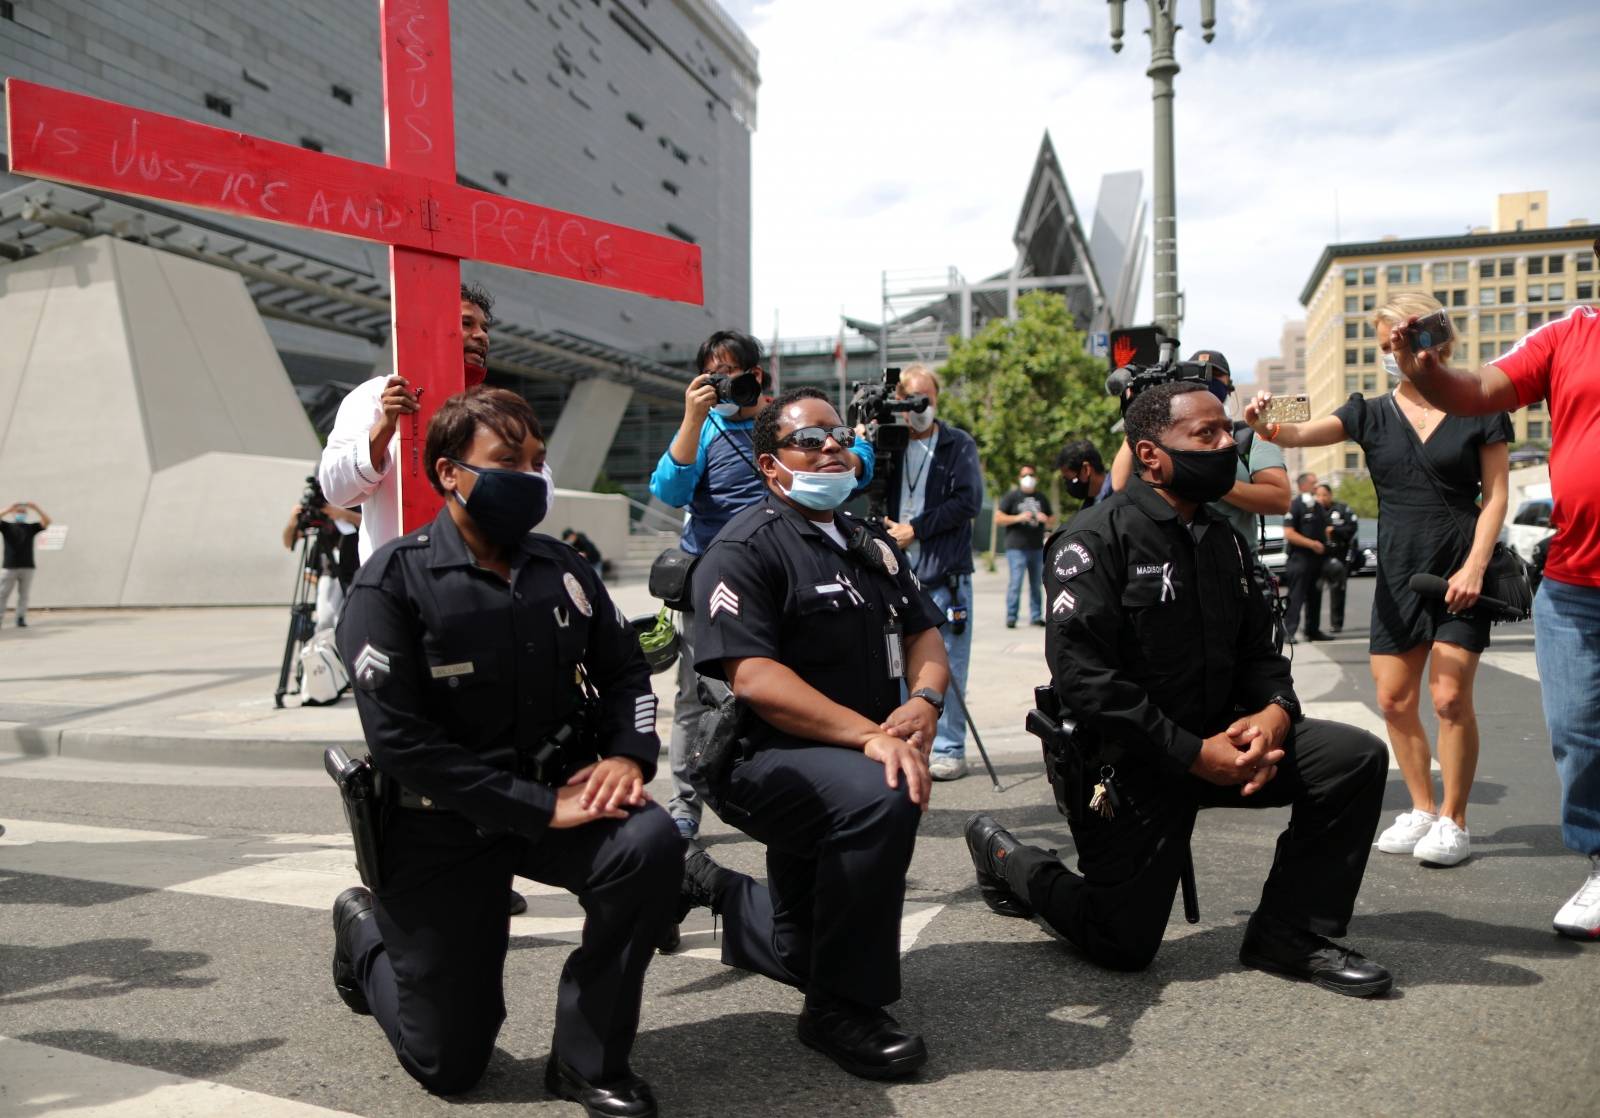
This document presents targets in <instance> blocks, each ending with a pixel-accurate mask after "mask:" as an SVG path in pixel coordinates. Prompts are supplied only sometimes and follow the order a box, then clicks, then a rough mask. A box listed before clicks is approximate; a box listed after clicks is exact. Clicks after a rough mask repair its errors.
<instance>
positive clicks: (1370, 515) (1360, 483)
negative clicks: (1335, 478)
mask: <svg viewBox="0 0 1600 1118" xmlns="http://www.w3.org/2000/svg"><path fill="white" fill-rule="evenodd" d="M1333 496H1334V499H1335V500H1339V501H1343V502H1344V503H1345V504H1347V505H1349V506H1350V511H1351V512H1353V513H1355V514H1356V515H1357V516H1360V517H1364V518H1365V519H1367V520H1373V519H1376V518H1377V515H1378V491H1377V490H1376V489H1374V488H1373V487H1372V479H1371V478H1370V477H1367V476H1365V475H1362V476H1360V477H1354V476H1352V477H1347V478H1345V479H1344V480H1343V481H1341V482H1340V483H1339V488H1337V489H1335V490H1334V491H1333Z"/></svg>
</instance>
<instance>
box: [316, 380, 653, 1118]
mask: <svg viewBox="0 0 1600 1118" xmlns="http://www.w3.org/2000/svg"><path fill="white" fill-rule="evenodd" d="M426 461H427V464H428V465H427V471H428V480H429V481H430V482H432V484H433V486H434V488H435V489H437V490H438V491H439V492H440V493H441V494H443V495H444V497H445V507H444V510H443V511H441V512H440V514H439V515H438V516H437V517H436V518H435V519H434V521H433V523H431V524H429V525H427V526H426V527H424V528H422V529H421V530H419V531H415V532H411V533H409V534H407V535H404V536H401V537H399V538H398V539H396V540H394V541H392V542H391V543H389V544H387V545H385V546H384V547H382V548H380V549H379V550H378V551H377V552H375V553H374V554H373V555H372V557H371V558H370V559H368V560H367V562H366V563H365V564H363V565H362V567H361V570H360V573H359V574H358V575H357V576H356V580H355V583H354V585H353V587H352V589H351V593H350V600H349V603H348V604H347V605H346V607H345V612H344V616H343V618H342V620H341V622H340V625H339V633H338V639H339V649H340V652H341V654H342V655H343V656H344V659H345V662H346V664H347V665H348V666H349V668H350V676H351V679H352V680H353V681H354V682H355V685H356V691H355V695H356V705H357V708H358V709H359V710H360V713H361V724H362V728H363V730H364V731H365V733H366V739H367V744H368V746H369V747H370V748H371V751H372V759H373V764H374V766H375V767H376V769H377V770H378V774H379V777H378V779H379V782H380V795H381V796H382V797H383V798H384V800H385V801H386V802H387V803H388V804H389V805H390V806H389V807H388V809H387V811H386V814H385V830H384V833H383V837H382V844H381V851H382V863H383V867H382V874H383V881H382V883H381V885H380V887H379V888H378V889H377V891H376V893H375V894H374V893H370V892H368V891H367V890H366V889H364V888H360V887H357V888H353V889H349V890H346V891H345V892H344V893H343V894H341V895H340V897H339V899H338V900H336V901H335V902H334V909H333V919H334V930H335V940H336V947H335V954H334V964H333V971H334V983H335V986H336V987H337V989H338V992H339V994H340V996H341V997H342V998H343V999H344V1000H345V1002H346V1004H348V1005H349V1006H350V1008H351V1009H353V1010H355V1011H356V1012H358V1013H370V1014H372V1015H373V1016H375V1017H376V1018H377V1019H378V1023H379V1024H380V1025H381V1026H382V1027H383V1030H384V1032H385V1033H386V1034H387V1035H388V1037H389V1041H390V1043H391V1044H393V1045H394V1049H395V1053H396V1055H398V1056H399V1058H400V1063H401V1065H402V1066H403V1067H404V1068H405V1069H406V1071H408V1072H410V1073H411V1075H412V1076H414V1077H415V1078H416V1079H417V1080H418V1081H419V1082H420V1083H422V1084H423V1086H425V1087H427V1088H428V1089H429V1090H430V1091H433V1092H436V1093H438V1094H453V1093H456V1092H460V1091H465V1090H467V1089H468V1088H469V1087H471V1086H472V1085H473V1084H474V1083H476V1082H477V1080H478V1078H479V1076H481V1075H482V1073H483V1069H484V1067H485V1066H486V1065H487V1064H488V1061H489V1056H490V1054H491V1052H492V1051H493V1049H494V1040H495V1035H496V1033H498V1032H499V1029H500V1024H501V1022H502V1021H503V1020H504V1018H505V1002H504V1000H503V998H502V992H501V975H502V971H503V969H504V964H505V956H506V948H507V940H508V935H509V918H508V916H507V914H506V903H505V897H506V890H507V889H508V888H509V887H510V884H511V877H512V875H513V874H521V875H522V876H524V877H528V878H532V879H534V880H536V881H542V882H545V883H547V884H551V885H559V886H561V887H563V888H566V889H569V890H571V891H572V892H574V893H576V894H577V895H578V898H579V900H580V901H581V902H582V904H583V907H584V911H585V913H586V919H585V922H584V928H583V942H582V944H581V945H580V946H579V947H578V948H577V950H575V951H574V952H573V953H572V955H571V956H570V957H569V958H568V959H567V964H566V966H565V968H563V970H562V973H561V982H560V986H559V988H558V992H557V996H556V1023H555V1035H554V1037H553V1039H552V1042H551V1054H550V1060H549V1063H548V1065H547V1067H546V1072H545V1084H546V1086H547V1087H548V1088H549V1089H550V1090H551V1092H552V1093H554V1094H556V1095H558V1096H560V1097H563V1098H569V1099H573V1100H575V1101H578V1102H581V1103H582V1104H583V1105H584V1106H585V1107H586V1108H587V1110H588V1112H589V1113H591V1114H614V1115H653V1114H655V1113H656V1107H655V1101H654V1099H653V1097H652V1095H651V1092H650V1088H649V1085H648V1084H646V1083H645V1082H644V1081H643V1080H642V1079H640V1078H638V1077H637V1076H635V1075H633V1073H632V1071H631V1069H630V1068H629V1065H628V1054H629V1051H630V1049H631V1048H632V1045H633V1038H634V1033H635V1032H636V1031H637V1028H638V1019H639V1003H640V997H641V991H642V986H643V982H644V972H645V967H646V966H647V965H648V963H649V961H650V958H651V954H652V951H653V948H654V945H655V943H656V941H657V939H659V938H660V936H661V933H662V932H663V930H664V929H665V928H666V927H667V926H668V924H669V922H670V921H671V919H672V916H673V913H674V911H675V908H676V904H677V899H678V895H679V887H680V883H681V880H682V859H683V845H682V841H681V840H680V839H679V838H678V835H677V832H676V831H675V830H674V828H673V826H672V823H671V821H670V820H669V819H668V818H667V814H666V812H665V811H663V810H661V808H659V807H657V806H655V805H654V804H651V803H650V802H649V800H648V798H647V796H646V795H645V793H644V782H645V781H647V780H649V779H650V778H651V776H652V775H653V774H654V772H655V767H656V756H657V753H658V752H659V748H660V741H659V739H658V738H657V737H656V733H655V712H656V698H655V696H654V694H652V693H651V690H650V681H649V671H648V669H647V668H646V666H645V661H644V657H643V655H642V654H641V652H640V651H639V645H638V641H637V640H636V639H635V637H634V634H633V629H632V627H631V626H630V625H629V624H628V623H627V620H626V619H625V618H624V617H623V616H622V614H621V612H620V611H619V610H617V608H616V607H615V606H614V605H612V603H611V599H610V598H609V597H608V596H607V594H606V591H605V588H604V587H603V586H602V585H601V583H600V580H599V579H598V578H597V577H596V576H595V573H594V569H593V568H592V567H591V566H590V565H589V564H588V563H587V562H585V561H584V559H583V558H582V556H580V555H578V554H577V553H576V552H575V551H573V550H572V549H571V548H570V547H568V546H567V545H565V544H563V543H560V542H558V541H556V540H554V539H552V538H550V537H548V536H542V535H535V534H532V533H531V532H530V529H531V528H532V527H533V526H534V525H535V524H537V523H538V522H539V520H540V519H541V518H542V517H543V516H544V513H545V512H546V510H547V509H548V507H549V502H550V498H551V495H552V493H551V491H552V481H551V478H550V475H549V471H548V470H547V469H545V468H544V466H543V462H544V441H543V435H542V432H541V430H540V427H539V423H538V420H537V419H536V418H535V417H534V414H533V411H532V409H531V408H530V407H529V406H528V404H527V402H526V401H524V400H523V399H522V398H521V397H520V396H517V395H516V394H515V393H512V392H507V391H505V390H503V389H492V388H487V387H476V388H472V389H469V390H468V391H467V392H465V393H463V394H461V395H458V396H453V397H451V398H450V399H449V400H447V401H445V403H444V405H443V406H442V407H441V408H440V409H439V411H438V413H437V414H436V415H435V416H434V418H433V421H432V422H431V423H430V424H429V426H428V435H427V451H426ZM580 679H586V680H587V685H588V687H589V688H591V689H592V693H591V696H590V699H589V701H587V702H585V700H584V697H583V692H582V691H580V689H579V681H580ZM586 714H587V719H588V722H587V724H588V725H589V726H590V731H589V733H588V734H586V735H580V738H581V739H583V740H587V741H588V742H589V744H590V746H591V748H592V750H593V752H591V753H590V754H589V755H588V757H587V758H585V756H584V753H583V751H582V750H581V749H575V748H572V746H571V743H570V742H569V745H568V749H569V750H570V752H566V753H564V754H560V753H556V752H555V751H554V750H549V749H545V748H544V747H545V746H546V745H547V744H548V743H550V742H551V735H552V734H555V733H558V732H559V731H561V730H562V729H563V728H571V727H575V726H583V725H584V724H585V715H586ZM562 756H564V757H565V758H566V764H565V765H564V766H563V765H562V764H561V762H560V758H561V757H562ZM573 768H576V769H577V771H576V772H574V773H572V774H571V775H570V777H569V776H567V775H566V772H567V770H570V769H573Z"/></svg>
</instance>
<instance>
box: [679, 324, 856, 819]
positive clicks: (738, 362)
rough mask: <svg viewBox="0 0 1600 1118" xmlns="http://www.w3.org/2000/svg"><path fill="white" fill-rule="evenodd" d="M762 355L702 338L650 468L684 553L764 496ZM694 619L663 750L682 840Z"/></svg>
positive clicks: (689, 806)
mask: <svg viewBox="0 0 1600 1118" xmlns="http://www.w3.org/2000/svg"><path fill="white" fill-rule="evenodd" d="M761 358H762V352H761V343H760V342H759V341H757V340H756V339H755V338H753V337H751V336H750V335H749V334H744V333H741V332H740V331H738V330H719V331H717V332H716V333H715V334H712V335H711V336H710V337H709V338H707V339H706V340H705V341H704V342H702V343H701V344H700V352H699V353H698V354H696V356H695V368H697V369H699V370H700V372H699V374H698V375H697V376H696V377H695V378H694V379H693V380H691V381H690V382H689V387H688V388H687V389H686V390H685V391H684V394H683V421H682V422H681V423H679V424H678V433H677V434H676V435H675V436H673V439H672V445H671V446H669V447H667V449H666V451H665V452H664V453H663V454H662V455H661V459H660V461H658V462H657V463H656V469H655V473H653V474H651V475H650V492H651V494H652V495H654V496H655V497H656V498H658V499H659V500H662V501H664V502H666V503H667V504H669V505H671V506H672V507H673V508H681V509H686V510H687V511H688V515H687V516H685V517H684V520H683V532H682V534H681V535H680V537H679V539H678V546H679V547H680V548H682V549H683V550H684V551H685V552H687V553H688V554H689V555H693V556H700V555H704V554H705V551H706V548H708V547H710V546H711V541H712V540H714V539H716V537H717V533H718V532H720V531H721V530H722V527H723V525H725V524H727V523H728V521H730V520H732V519H733V518H734V516H735V515H736V514H737V513H739V512H741V511H743V510H744V509H747V508H749V507H750V506H751V505H753V504H757V503H759V502H760V501H761V500H763V499H764V498H765V497H766V493H767V485H766V480H765V479H764V478H763V477H762V475H761V471H760V470H759V469H757V467H756V456H755V451H754V450H753V449H752V447H751V443H750V432H751V429H752V428H753V427H754V426H755V417H756V413H758V412H759V411H760V410H761V407H762V399H761V389H762V386H763V385H765V384H766V378H767V374H766V370H765V369H763V368H762V367H761ZM855 451H856V457H857V458H858V459H859V460H860V466H859V468H858V470H857V478H858V483H857V484H858V488H859V487H860V486H865V485H866V484H867V483H868V482H870V481H871V480H872V468H873V462H874V456H873V451H872V445H871V444H870V443H868V442H866V440H861V441H860V442H858V443H857V444H856V447H855ZM694 622H695V617H694V612H693V610H692V609H688V608H686V609H684V610H683V612H682V616H681V620H680V625H679V628H678V636H679V639H680V641H681V642H682V644H681V651H680V653H679V656H678V695H677V698H676V700H674V703H673V708H672V741H671V744H670V745H669V746H668V750H667V758H668V763H669V765H670V766H671V768H672V785H673V792H672V799H671V801H670V802H669V803H668V804H667V811H668V813H669V814H670V815H671V816H672V821H673V822H674V823H675V824H677V827H678V832H679V833H680V834H682V835H683V837H684V838H685V839H693V838H695V836H696V835H698V834H699V832H700V815H701V812H702V810H703V806H702V805H701V803H700V799H699V797H698V796H697V795H696V794H695V790H694V788H693V787H692V786H691V785H690V784H689V777H688V773H687V771H686V769H685V766H686V765H687V763H688V751H689V741H690V738H691V737H692V736H693V734H694V732H695V727H696V726H697V725H698V724H699V722H700V716H701V715H702V714H704V713H705V712H706V707H705V704H703V703H702V702H701V701H700V694H699V682H700V677H699V676H698V675H696V674H695V670H694V663H695V653H694Z"/></svg>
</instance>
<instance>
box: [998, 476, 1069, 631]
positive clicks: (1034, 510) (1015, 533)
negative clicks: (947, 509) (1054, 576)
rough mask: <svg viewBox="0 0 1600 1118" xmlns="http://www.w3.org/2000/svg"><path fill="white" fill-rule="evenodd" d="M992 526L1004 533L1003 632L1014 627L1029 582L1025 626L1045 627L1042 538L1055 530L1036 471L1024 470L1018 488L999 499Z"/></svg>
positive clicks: (1047, 499)
mask: <svg viewBox="0 0 1600 1118" xmlns="http://www.w3.org/2000/svg"><path fill="white" fill-rule="evenodd" d="M994 520H995V523H996V524H998V525H1000V527H1002V528H1004V529H1005V530H1006V565H1007V567H1008V568H1009V570H1010V579H1009V581H1008V582H1007V584H1006V628H1007V629H1015V628H1016V627H1017V613H1018V611H1019V610H1020V608H1021V606H1022V582H1023V579H1024V578H1026V579H1027V582H1028V623H1029V624H1031V625H1036V626H1039V627H1043V625H1044V598H1043V595H1044V534H1045V532H1046V531H1048V530H1049V529H1050V528H1053V527H1055V521H1056V518H1055V515H1054V510H1053V509H1052V508H1051V507H1050V498H1049V497H1046V496H1045V495H1044V494H1043V493H1040V492H1039V471H1038V470H1036V469H1034V468H1033V467H1032V466H1023V467H1022V468H1021V469H1020V470H1019V471H1018V477H1017V487H1016V488H1015V489H1013V490H1011V491H1010V492H1008V493H1007V494H1006V495H1005V496H1003V497H1001V498H1000V504H999V505H998V506H997V507H996V510H995V514H994Z"/></svg>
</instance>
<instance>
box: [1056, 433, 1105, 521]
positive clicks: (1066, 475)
mask: <svg viewBox="0 0 1600 1118" xmlns="http://www.w3.org/2000/svg"><path fill="white" fill-rule="evenodd" d="M1056 470H1057V472H1058V473H1060V475H1061V485H1062V488H1064V489H1065V490H1066V491H1067V496H1069V497H1071V498H1072V499H1073V500H1074V501H1079V502H1082V505H1083V507H1084V508H1088V507H1089V506H1090V505H1092V504H1094V503H1095V502H1096V501H1103V500H1105V499H1106V498H1107V497H1109V496H1111V492H1112V490H1111V475H1110V474H1108V473H1106V463H1105V459H1103V458H1101V457H1100V451H1099V450H1098V449H1097V448H1096V447H1095V445H1094V443H1092V442H1090V441H1089V440H1088V439H1074V440H1073V441H1072V442H1070V443H1068V444H1067V445H1066V446H1064V447H1062V448H1061V453H1060V454H1058V455H1056Z"/></svg>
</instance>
